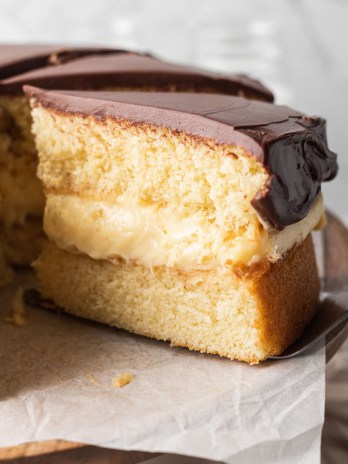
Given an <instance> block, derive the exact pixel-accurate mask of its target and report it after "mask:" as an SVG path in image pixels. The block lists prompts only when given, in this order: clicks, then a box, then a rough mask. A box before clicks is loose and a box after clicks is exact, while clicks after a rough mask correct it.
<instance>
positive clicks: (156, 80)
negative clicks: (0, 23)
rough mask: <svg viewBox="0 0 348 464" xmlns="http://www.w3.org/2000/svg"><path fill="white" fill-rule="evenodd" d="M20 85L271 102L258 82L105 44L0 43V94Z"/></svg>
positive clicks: (18, 87) (271, 96)
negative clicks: (184, 93)
mask: <svg viewBox="0 0 348 464" xmlns="http://www.w3.org/2000/svg"><path fill="white" fill-rule="evenodd" d="M24 84H29V85H36V86H40V87H44V88H49V89H54V88H59V89H72V90H75V89H76V90H77V89H80V90H82V89H85V90H89V89H96V88H107V87H127V88H129V89H131V88H134V87H136V88H139V87H141V88H144V89H145V90H146V88H150V89H151V88H154V87H155V88H156V89H157V90H158V89H162V90H165V91H167V90H170V89H171V88H175V89H176V90H192V91H193V90H195V91H197V90H198V91H216V92H219V93H226V94H232V95H242V96H243V95H245V96H248V97H250V98H257V99H259V100H266V101H273V94H272V92H271V91H270V90H268V89H267V88H266V87H265V86H263V85H262V84H261V83H260V82H259V81H257V80H254V79H250V78H249V77H247V76H243V75H222V74H216V73H210V72H207V71H203V70H200V69H197V68H191V67H187V66H182V65H177V64H173V63H167V62H165V61H162V60H159V59H157V58H155V57H152V56H149V55H145V54H139V53H134V52H129V51H125V50H112V49H107V48H87V47H86V48H83V47H80V48H79V47H73V48H64V47H54V46H49V45H30V46H22V45H0V94H18V93H21V90H22V86H23V85H24Z"/></svg>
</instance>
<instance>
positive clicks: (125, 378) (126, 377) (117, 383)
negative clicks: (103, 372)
mask: <svg viewBox="0 0 348 464" xmlns="http://www.w3.org/2000/svg"><path fill="white" fill-rule="evenodd" d="M133 380H134V375H133V374H130V373H129V372H124V373H123V374H120V375H119V376H118V377H114V378H113V379H112V385H113V387H118V388H122V387H124V386H125V385H128V384H129V383H131V382H133Z"/></svg>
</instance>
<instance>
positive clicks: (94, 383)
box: [86, 372, 100, 387]
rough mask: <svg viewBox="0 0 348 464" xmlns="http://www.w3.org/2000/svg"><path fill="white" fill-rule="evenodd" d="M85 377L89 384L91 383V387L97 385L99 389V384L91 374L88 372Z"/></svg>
mask: <svg viewBox="0 0 348 464" xmlns="http://www.w3.org/2000/svg"><path fill="white" fill-rule="evenodd" d="M86 377H87V379H88V380H89V381H90V382H91V383H93V385H97V386H98V387H100V383H99V382H98V380H97V379H96V378H95V377H94V375H93V374H92V373H91V372H89V373H88V374H87V376H86Z"/></svg>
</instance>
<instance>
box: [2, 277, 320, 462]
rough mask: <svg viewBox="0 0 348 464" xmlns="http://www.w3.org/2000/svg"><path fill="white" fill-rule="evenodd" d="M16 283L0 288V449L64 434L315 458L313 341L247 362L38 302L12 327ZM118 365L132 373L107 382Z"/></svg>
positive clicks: (136, 445)
mask: <svg viewBox="0 0 348 464" xmlns="http://www.w3.org/2000/svg"><path fill="white" fill-rule="evenodd" d="M31 279H32V278H31V277H29V276H23V275H22V276H21V278H20V280H22V281H23V280H24V281H25V282H26V283H25V285H29V286H30V285H32V282H31ZM14 287H15V286H12V287H11V288H9V289H7V290H4V291H1V292H0V308H1V309H0V446H10V445H16V444H20V443H23V442H28V441H33V440H37V441H39V440H49V439H65V440H71V441H77V442H84V443H88V444H95V445H100V446H105V447H109V448H118V449H128V450H130V449H137V450H144V451H158V452H171V453H180V454H187V455H192V456H198V457H203V458H209V459H215V460H220V461H225V462H233V463H234V464H239V463H251V462H257V463H258V464H263V463H265V464H272V463H277V464H279V463H280V462H281V463H282V464H287V463H296V464H297V463H299V462H301V463H310V464H313V463H319V462H320V434H321V428H322V424H323V419H324V389H325V353H324V349H323V348H321V349H319V350H317V351H315V352H312V353H310V354H309V355H307V356H302V357H297V358H294V359H291V360H286V361H267V362H264V363H261V364H260V365H258V366H249V365H247V364H245V363H240V362H234V361H230V360H226V359H221V358H219V357H216V356H209V355H203V354H198V353H193V352H189V351H187V350H185V349H180V348H171V347H170V346H169V345H168V344H165V343H162V342H157V341H153V340H148V339H146V338H143V337H138V336H134V335H130V334H127V333H126V332H123V331H120V330H116V329H111V328H108V327H105V326H102V325H98V324H94V323H91V322H87V321H83V320H79V319H77V318H73V317H71V316H67V315H64V314H56V313H52V312H49V311H44V310H40V309H30V308H29V309H28V312H27V315H26V316H25V319H26V320H27V324H26V325H24V326H22V327H17V326H14V325H12V324H10V323H8V322H6V321H5V319H6V317H7V316H8V315H9V314H10V313H11V299H12V296H13V293H14ZM124 372H127V373H131V374H133V375H134V380H133V381H132V382H131V383H130V384H128V385H126V386H124V387H123V388H117V387H115V386H113V384H112V382H113V379H114V378H117V377H118V376H119V374H121V373H124Z"/></svg>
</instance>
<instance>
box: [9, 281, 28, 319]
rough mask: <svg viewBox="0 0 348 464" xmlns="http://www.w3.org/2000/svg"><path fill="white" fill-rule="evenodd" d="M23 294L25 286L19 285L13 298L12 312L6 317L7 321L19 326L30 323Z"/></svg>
mask: <svg viewBox="0 0 348 464" xmlns="http://www.w3.org/2000/svg"><path fill="white" fill-rule="evenodd" d="M23 295H24V289H23V287H19V288H18V290H17V291H16V293H15V296H14V297H13V300H12V314H11V315H10V316H8V317H7V318H6V321H7V322H9V323H10V324H13V325H15V326H17V327H23V326H24V325H27V324H28V320H27V319H26V314H27V308H26V306H25V303H24V300H23Z"/></svg>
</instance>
